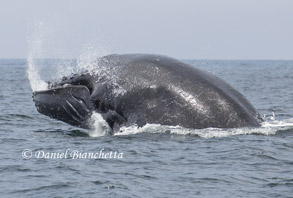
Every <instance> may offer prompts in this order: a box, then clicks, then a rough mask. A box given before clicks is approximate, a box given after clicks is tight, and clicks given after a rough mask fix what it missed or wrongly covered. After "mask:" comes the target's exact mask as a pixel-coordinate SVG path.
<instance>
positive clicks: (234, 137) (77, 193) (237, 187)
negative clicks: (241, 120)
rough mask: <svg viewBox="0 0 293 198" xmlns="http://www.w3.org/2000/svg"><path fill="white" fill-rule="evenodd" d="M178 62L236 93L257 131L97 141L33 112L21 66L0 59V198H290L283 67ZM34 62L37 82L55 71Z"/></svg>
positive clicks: (288, 105)
mask: <svg viewBox="0 0 293 198" xmlns="http://www.w3.org/2000/svg"><path fill="white" fill-rule="evenodd" d="M184 61H185V62H188V63H190V64H192V65H194V66H196V67H198V68H201V69H203V70H206V71H208V72H212V73H213V74H215V75H217V76H219V77H221V78H223V79H224V80H226V81H227V82H229V83H230V84H231V85H232V86H233V87H235V88H236V89H237V90H239V91H240V92H241V93H242V94H243V95H245V96H246V98H247V99H248V100H249V101H250V102H251V103H252V104H253V105H254V106H255V107H256V108H257V109H258V110H259V112H260V113H261V114H262V115H263V116H264V119H265V120H266V121H265V122H264V123H263V125H262V127H260V128H254V129H247V128H246V129H245V128H244V129H212V128H211V129H202V130H187V129H182V128H178V127H168V126H157V125H147V126H145V127H143V128H140V129H137V128H135V127H132V128H131V127H129V128H126V129H124V130H123V131H122V133H121V134H117V135H115V136H99V135H97V134H96V132H95V131H87V130H84V129H79V128H76V127H73V126H70V125H68V124H66V123H62V122H60V121H56V120H53V119H50V118H48V117H46V116H43V115H41V114H39V113H38V112H37V111H36V108H35V106H34V103H33V101H32V89H31V86H30V82H29V80H28V75H27V70H28V63H27V61H26V60H22V59H18V60H17V59H7V60H0V69H1V73H0V83H1V84H0V85H1V86H0V126H1V129H0V130H1V133H0V145H1V149H0V157H1V158H0V197H1V198H2V197H257V198H260V197H284V198H285V197H288V198H289V197H293V89H292V87H293V61H241V60H237V61H225V60H219V61H216V60H213V61H212V60H184ZM41 62H42V64H41V65H42V66H43V67H45V68H46V70H47V71H46V72H43V71H40V73H41V74H42V76H43V77H42V78H44V79H46V78H48V79H50V78H52V76H54V75H56V76H59V75H61V74H62V73H57V72H56V70H55V69H56V64H57V63H58V64H57V65H62V63H63V62H64V60H42V61H41ZM73 62H74V61H73ZM64 67H66V65H64ZM67 69H69V70H70V68H67ZM63 71H64V70H63ZM48 79H46V80H48Z"/></svg>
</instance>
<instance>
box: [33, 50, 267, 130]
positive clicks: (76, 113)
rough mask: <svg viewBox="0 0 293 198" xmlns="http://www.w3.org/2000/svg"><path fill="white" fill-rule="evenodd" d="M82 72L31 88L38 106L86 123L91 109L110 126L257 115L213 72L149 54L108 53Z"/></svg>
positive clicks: (230, 121)
mask: <svg viewBox="0 0 293 198" xmlns="http://www.w3.org/2000/svg"><path fill="white" fill-rule="evenodd" d="M94 64H95V68H96V69H94V70H93V71H85V72H83V73H79V74H73V75H71V76H65V77H63V78H62V79H60V80H55V81H54V82H49V83H48V90H44V91H36V92H34V93H33V100H34V102H35V105H36V108H37V110H38V111H39V112H40V113H41V114H44V115H47V116H49V117H51V118H54V119H57V120H61V121H63V122H66V123H68V124H71V125H74V126H78V127H82V128H90V127H91V126H90V124H89V122H88V120H89V118H90V117H91V115H92V114H93V112H96V113H99V114H100V115H101V116H102V117H103V119H104V120H105V121H106V122H107V123H108V125H109V127H110V128H111V129H113V133H114V132H117V131H119V128H120V127H121V126H130V125H134V124H135V125H137V126H138V127H141V126H144V125H145V124H147V123H150V124H161V125H171V126H177V125H179V126H182V127H186V128H191V129H202V128H208V127H215V128H239V127H258V126H260V123H261V122H262V118H261V116H260V114H259V113H258V112H257V110H256V109H255V108H254V107H253V106H252V105H251V104H250V103H249V102H248V100H247V99H246V98H245V97H244V96H243V95H242V94H241V93H239V92H238V91H237V90H235V89H234V88H233V87H232V86H230V85H229V84H228V83H226V82H225V81H223V80H222V79H220V78H218V77H216V76H215V75H213V74H211V73H209V72H206V71H203V70H200V69H197V68H195V67H194V66H192V65H189V64H186V63H183V62H181V61H178V60H176V59H173V58H170V57H167V56H162V55H152V54H124V55H117V54H113V55H108V56H104V57H101V58H99V59H98V61H97V62H95V63H94Z"/></svg>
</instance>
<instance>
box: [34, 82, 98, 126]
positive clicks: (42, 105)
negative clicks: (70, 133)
mask: <svg viewBox="0 0 293 198" xmlns="http://www.w3.org/2000/svg"><path fill="white" fill-rule="evenodd" d="M33 100H34V102H35V106H36V107H37V110H38V112H39V113H41V114H44V115H46V116H49V117H51V118H54V119H57V120H61V121H63V122H66V123H68V124H71V125H74V126H78V127H82V128H89V126H88V123H87V121H88V119H89V118H90V117H91V115H92V112H93V110H94V107H93V105H92V102H91V101H90V91H89V89H88V88H87V87H86V86H83V85H73V86H66V87H59V88H55V89H49V90H45V91H36V92H34V93H33Z"/></svg>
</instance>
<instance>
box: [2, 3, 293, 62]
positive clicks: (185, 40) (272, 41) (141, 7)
mask: <svg viewBox="0 0 293 198" xmlns="http://www.w3.org/2000/svg"><path fill="white" fill-rule="evenodd" d="M37 24H42V27H41V30H38V31H41V32H42V42H43V44H42V50H43V56H44V57H48V58H49V57H51V58H56V57H63V58H64V57H78V56H79V55H80V53H81V51H83V50H84V48H86V46H94V47H95V48H102V49H105V50H106V51H108V52H109V53H156V54H165V55H169V56H172V57H175V58H180V59H182V58H192V59H293V0H213V1H212V0H47V1H45V0H0V58H26V57H27V56H28V54H29V48H30V47H31V46H30V44H29V43H30V42H29V40H33V39H34V37H38V34H39V33H36V29H37V28H36V27H37ZM38 31H37V32H38Z"/></svg>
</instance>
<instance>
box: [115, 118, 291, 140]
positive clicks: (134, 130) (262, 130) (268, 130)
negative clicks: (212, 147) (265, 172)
mask: <svg viewBox="0 0 293 198" xmlns="http://www.w3.org/2000/svg"><path fill="white" fill-rule="evenodd" d="M288 129H293V118H291V119H287V120H282V121H277V120H274V121H265V122H263V123H262V125H261V127H257V128H234V129H221V128H206V129H187V128H184V127H180V126H164V125H160V124H146V125H145V126H143V127H140V128H139V127H137V126H136V125H133V126H129V127H122V128H121V129H120V131H119V133H116V134H115V135H133V134H138V133H170V134H176V135H197V136H199V137H203V138H217V137H228V136H232V135H247V134H260V135H275V134H276V133H277V132H278V131H284V130H288Z"/></svg>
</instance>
